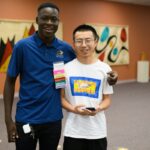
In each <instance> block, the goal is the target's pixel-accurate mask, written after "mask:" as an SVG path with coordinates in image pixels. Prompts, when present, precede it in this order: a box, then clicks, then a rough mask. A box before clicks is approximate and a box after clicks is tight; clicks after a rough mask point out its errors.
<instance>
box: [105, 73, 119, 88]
mask: <svg viewBox="0 0 150 150" xmlns="http://www.w3.org/2000/svg"><path fill="white" fill-rule="evenodd" d="M107 74H108V77H107V81H108V83H109V85H115V84H116V83H117V80H118V73H117V72H116V71H110V72H108V73H107Z"/></svg>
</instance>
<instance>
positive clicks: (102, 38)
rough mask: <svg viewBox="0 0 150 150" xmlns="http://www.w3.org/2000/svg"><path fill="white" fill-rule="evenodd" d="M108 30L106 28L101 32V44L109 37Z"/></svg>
mask: <svg viewBox="0 0 150 150" xmlns="http://www.w3.org/2000/svg"><path fill="white" fill-rule="evenodd" d="M109 32H110V31H109V28H108V27H105V28H104V30H103V31H102V34H101V38H100V41H101V42H104V41H106V40H107V38H108V37H109Z"/></svg>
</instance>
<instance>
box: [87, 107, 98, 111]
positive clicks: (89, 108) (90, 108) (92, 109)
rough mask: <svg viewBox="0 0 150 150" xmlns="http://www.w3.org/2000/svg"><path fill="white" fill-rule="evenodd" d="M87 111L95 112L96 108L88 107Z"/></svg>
mask: <svg viewBox="0 0 150 150" xmlns="http://www.w3.org/2000/svg"><path fill="white" fill-rule="evenodd" d="M86 109H88V110H90V111H95V110H96V109H95V107H86Z"/></svg>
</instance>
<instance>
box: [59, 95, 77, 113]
mask: <svg viewBox="0 0 150 150" xmlns="http://www.w3.org/2000/svg"><path fill="white" fill-rule="evenodd" d="M62 107H63V108H64V109H66V110H67V111H70V112H73V113H76V111H75V107H74V106H73V105H71V104H70V103H69V102H68V101H67V100H66V99H65V98H62Z"/></svg>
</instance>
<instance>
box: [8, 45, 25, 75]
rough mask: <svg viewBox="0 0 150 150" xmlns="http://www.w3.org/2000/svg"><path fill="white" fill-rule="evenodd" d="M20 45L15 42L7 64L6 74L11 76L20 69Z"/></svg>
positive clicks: (21, 59) (16, 73)
mask: <svg viewBox="0 0 150 150" xmlns="http://www.w3.org/2000/svg"><path fill="white" fill-rule="evenodd" d="M22 61H23V57H22V47H21V46H20V44H16V45H15V47H14V49H13V52H12V56H11V59H10V62H9V65H8V70H7V74H8V75H9V76H11V77H16V76H18V74H19V73H20V72H21V70H22Z"/></svg>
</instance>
